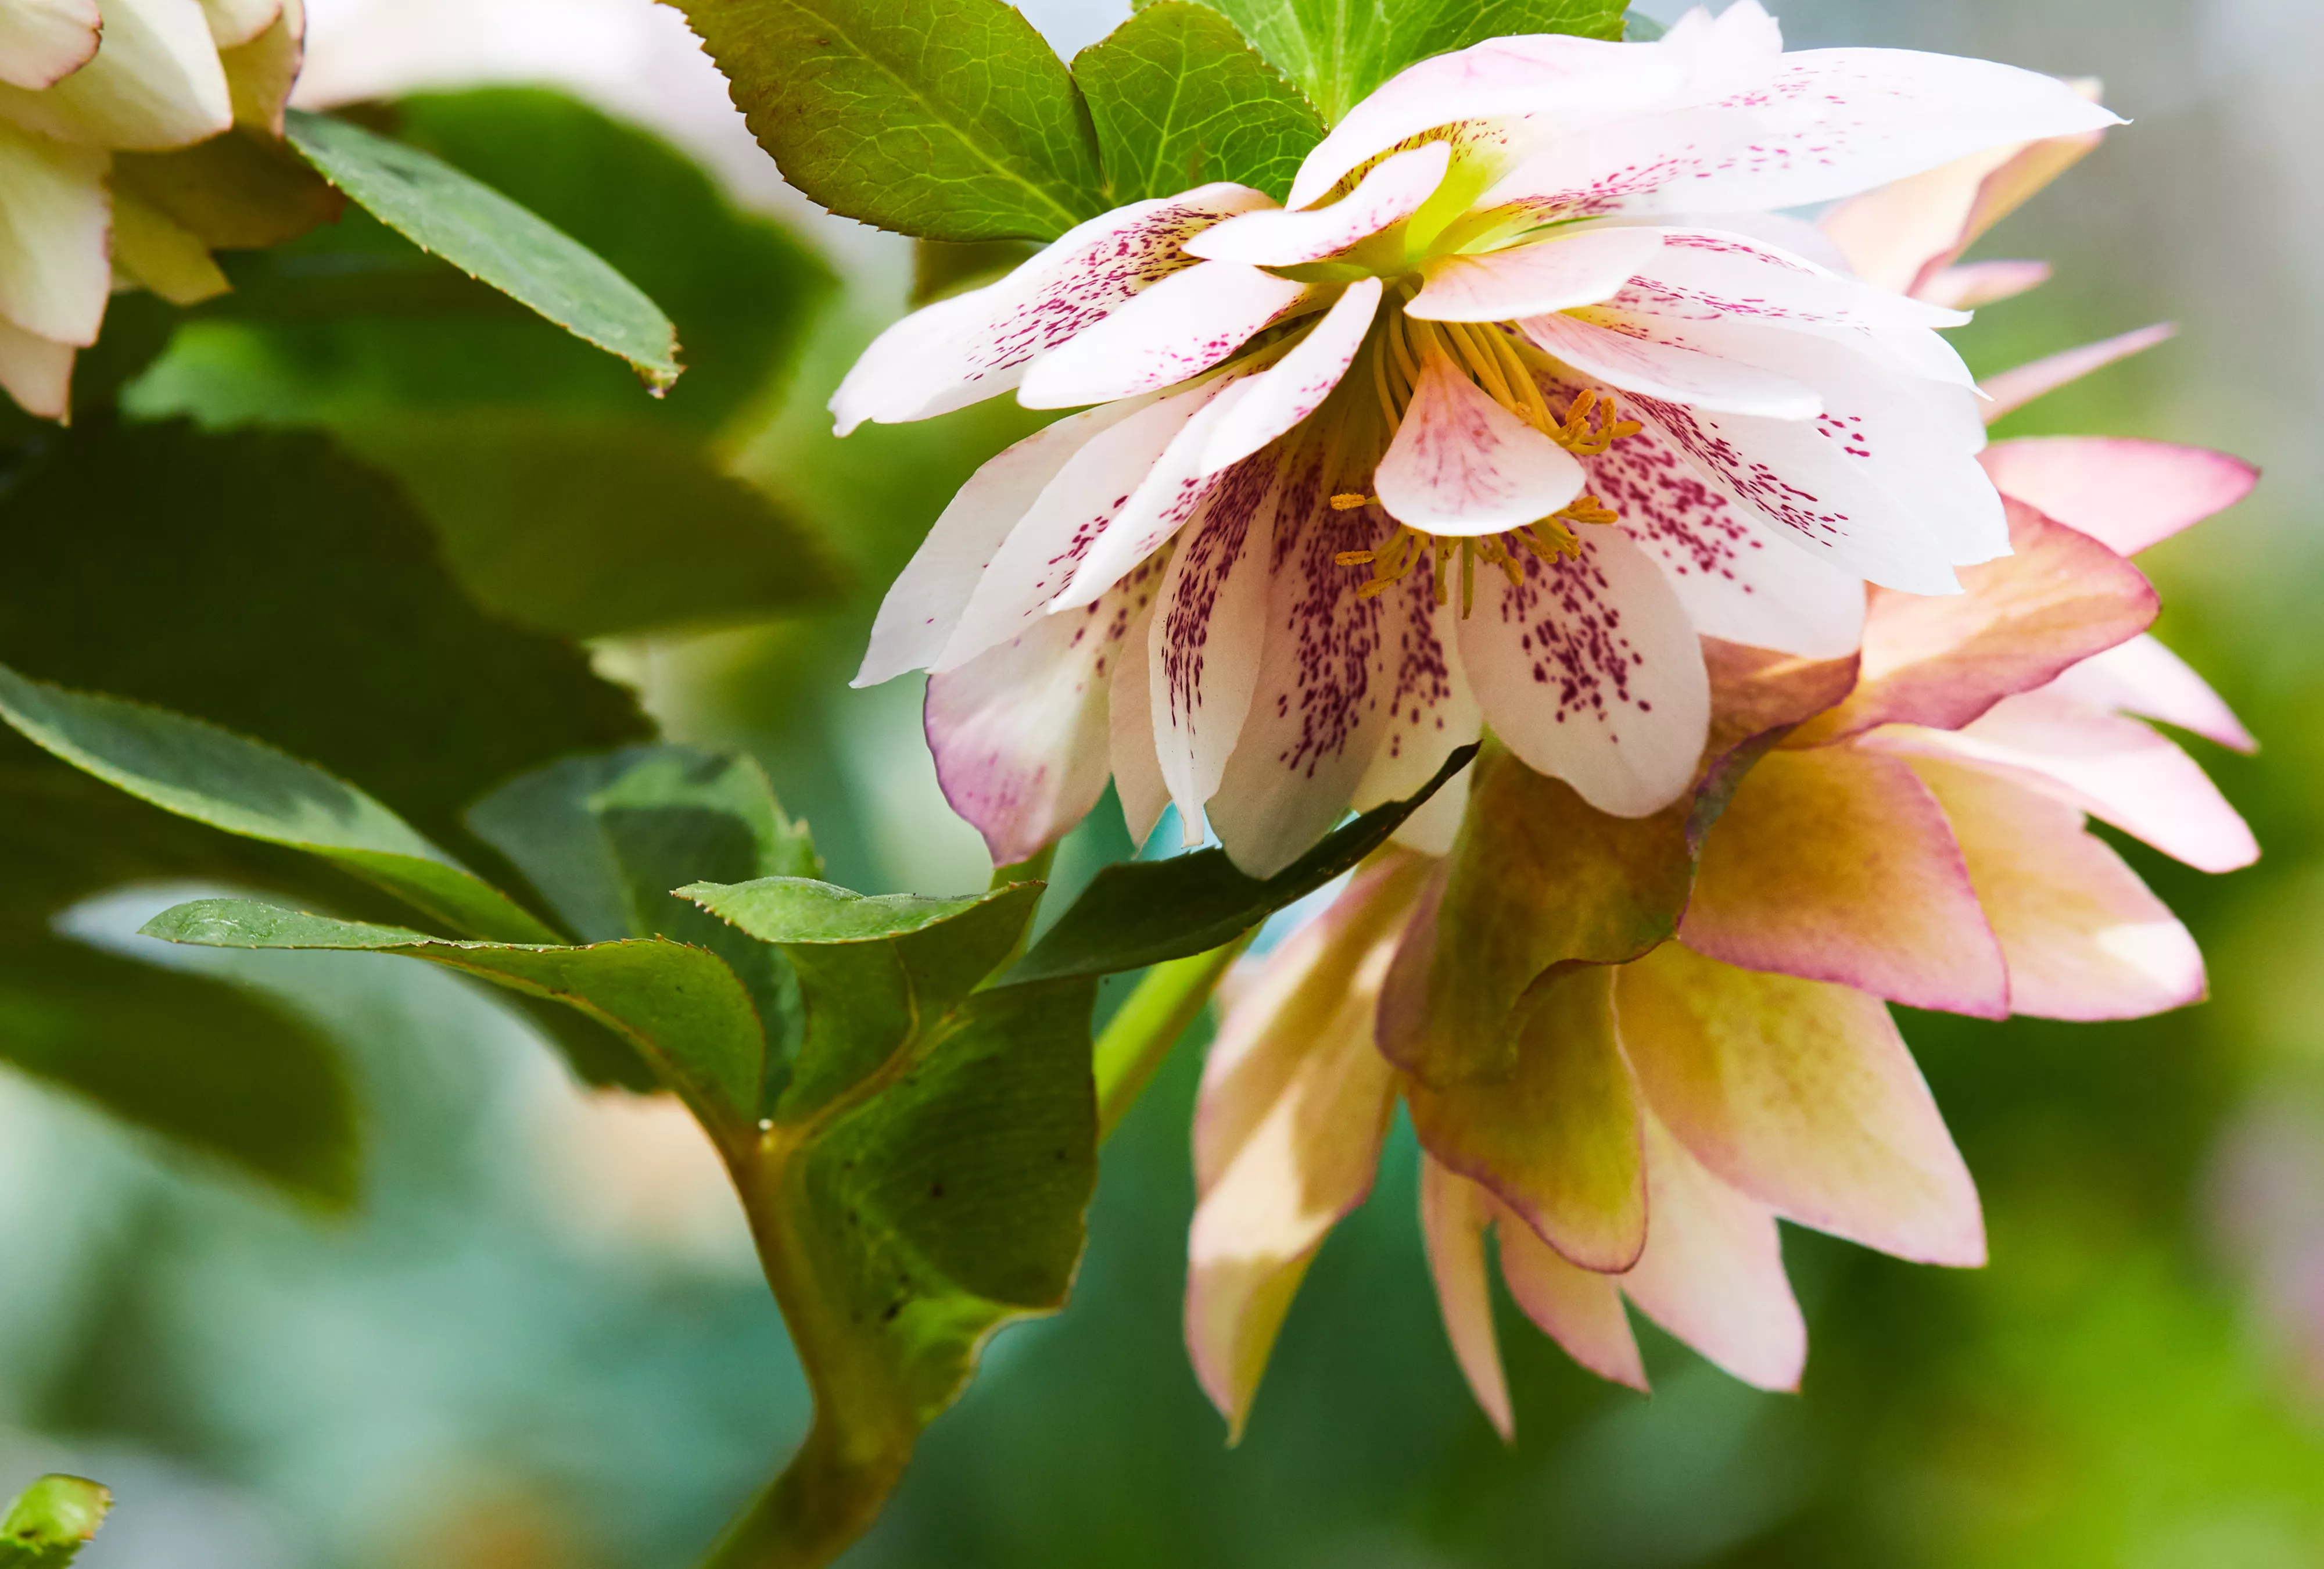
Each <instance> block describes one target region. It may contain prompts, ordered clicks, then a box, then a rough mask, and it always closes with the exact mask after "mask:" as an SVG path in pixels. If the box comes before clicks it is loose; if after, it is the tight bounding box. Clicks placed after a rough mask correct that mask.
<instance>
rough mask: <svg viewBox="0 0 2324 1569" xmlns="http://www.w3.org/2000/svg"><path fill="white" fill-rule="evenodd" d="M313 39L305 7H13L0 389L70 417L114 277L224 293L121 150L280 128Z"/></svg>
mask: <svg viewBox="0 0 2324 1569" xmlns="http://www.w3.org/2000/svg"><path fill="white" fill-rule="evenodd" d="M304 32H305V12H304V7H303V3H302V0H0V390H5V392H7V393H8V394H9V395H10V396H11V397H13V398H14V399H15V401H17V402H18V403H19V404H20V405H22V406H23V408H24V409H26V410H28V411H31V412H32V413H35V414H39V415H42V416H44V417H46V418H49V419H62V418H63V417H64V415H65V412H66V409H67V405H68V402H69V389H70V384H71V380H72V365H73V356H74V355H75V354H76V353H77V352H78V350H80V349H82V348H86V347H88V346H89V345H90V344H93V343H95V342H96V341H97V329H98V328H99V327H100V326H101V325H102V324H103V322H104V319H105V307H106V300H107V298H108V297H109V296H110V295H111V293H112V291H113V287H114V283H115V277H116V275H118V276H119V277H121V278H122V279H124V280H125V281H130V282H134V283H139V284H143V285H144V286H145V287H147V288H150V289H152V290H153V291H155V292H157V293H160V294H161V295H163V296H165V297H166V298H168V299H171V300H177V301H179V302H180V303H190V302H192V301H194V300H202V299H207V298H208V297H209V296H210V295H212V294H215V293H218V292H221V291H224V290H225V288H226V279H225V277H224V275H223V274H221V273H220V272H218V270H217V265H216V264H215V263H212V262H211V260H210V256H209V250H208V246H207V245H204V244H203V243H202V241H201V240H199V239H198V238H197V237H196V236H195V235H192V234H191V233H189V232H188V231H187V230H186V229H184V228H182V227H181V226H179V225H178V224H177V223H176V222H175V221H174V220H172V219H171V217H168V216H167V215H165V214H164V213H162V212H161V211H160V210H159V209H158V208H155V207H154V206H152V204H150V203H148V202H146V201H144V200H142V199H140V198H138V197H137V196H136V195H135V194H134V193H133V192H131V191H128V190H125V189H117V188H116V187H115V183H114V181H113V179H112V175H113V155H114V154H115V152H164V151H167V150H169V149H171V148H177V147H186V146H190V145H192V144H193V143H197V142H201V141H206V140H208V138H209V137H212V136H215V135H217V134H220V133H221V132H224V131H226V130H227V129H228V128H229V127H231V126H232V125H234V123H235V120H236V119H237V118H241V119H244V120H248V121H251V122H253V123H254V124H258V125H270V126H271V127H272V129H274V130H277V131H279V130H280V129H281V125H280V120H281V113H282V104H283V101H284V99H285V98H286V97H288V96H289V94H290V90H291V78H293V77H294V76H295V75H296V74H297V72H298V65H299V49H300V38H301V37H302V36H303V34H304Z"/></svg>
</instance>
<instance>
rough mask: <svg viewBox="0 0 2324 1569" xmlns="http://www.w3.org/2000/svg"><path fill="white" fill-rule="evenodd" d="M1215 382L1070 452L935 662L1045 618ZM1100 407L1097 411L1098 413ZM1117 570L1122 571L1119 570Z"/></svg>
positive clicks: (970, 654)
mask: <svg viewBox="0 0 2324 1569" xmlns="http://www.w3.org/2000/svg"><path fill="white" fill-rule="evenodd" d="M1217 391H1218V384H1217V383H1209V384H1207V385H1204V386H1201V387H1197V388H1195V389H1194V390H1193V391H1191V392H1181V393H1178V394H1176V395H1175V396H1172V397H1168V398H1164V399H1161V400H1159V401H1156V402H1153V403H1149V404H1147V405H1146V406H1145V407H1143V408H1140V409H1137V410H1135V411H1132V412H1131V413H1130V415H1129V416H1128V417H1127V418H1125V419H1122V420H1118V421H1116V422H1114V423H1112V424H1111V425H1108V426H1106V427H1105V428H1104V429H1101V430H1100V431H1099V432H1098V433H1097V434H1096V435H1095V436H1093V437H1091V438H1089V439H1088V440H1087V441H1085V442H1084V443H1083V444H1082V447H1081V449H1080V450H1079V451H1077V452H1075V453H1074V454H1073V455H1072V456H1071V457H1068V458H1066V460H1065V464H1064V466H1062V467H1060V468H1059V469H1058V470H1057V474H1056V478H1055V479H1052V480H1051V481H1050V482H1049V483H1048V485H1047V486H1046V487H1044V488H1043V489H1042V491H1041V493H1040V494H1039V495H1038V496H1037V498H1035V500H1034V502H1033V504H1032V506H1031V507H1029V508H1028V509H1027V511H1026V512H1025V515H1024V517H1023V518H1022V519H1021V520H1020V521H1019V522H1018V524H1017V526H1016V527H1015V528H1014V529H1012V530H1010V533H1009V537H1008V539H1006V540H1003V541H1002V542H1001V549H999V550H997V551H996V552H994V554H993V557H992V560H991V564H990V565H989V566H987V567H986V568H985V569H984V574H983V576H982V577H979V578H978V579H977V581H976V588H975V591H974V592H973V594H971V595H969V600H968V605H967V607H966V608H965V609H964V610H963V611H962V612H961V614H960V623H959V624H958V625H957V626H956V627H954V629H953V633H952V636H951V637H950V638H948V639H947V640H946V641H945V646H944V651H943V653H941V654H939V655H938V656H937V657H936V663H935V664H933V665H932V666H930V667H929V668H930V669H936V670H949V669H957V668H959V667H960V666H962V665H964V664H965V663H967V662H968V661H969V660H973V659H974V658H975V657H976V656H977V655H978V654H981V653H982V652H983V651H985V650H986V649H989V648H991V647H992V646H993V645H994V644H995V643H999V642H1003V641H1007V640H1008V639H1010V638H1012V637H1015V636H1016V635H1018V633H1019V632H1023V631H1024V630H1025V629H1026V628H1027V627H1028V626H1029V625H1031V624H1032V623H1034V622H1036V621H1037V620H1038V619H1040V616H1041V614H1042V613H1043V612H1044V611H1045V610H1046V609H1047V606H1048V605H1049V602H1050V601H1051V600H1053V599H1055V598H1056V596H1057V595H1059V594H1061V593H1063V592H1064V591H1065V588H1066V586H1068V585H1069V584H1071V583H1072V582H1073V578H1074V568H1076V567H1077V566H1079V564H1080V563H1081V561H1082V560H1083V558H1084V557H1086V556H1087V555H1088V553H1089V550H1090V548H1091V546H1092V545H1093V544H1095V543H1096V541H1097V537H1098V534H1099V532H1100V531H1102V529H1103V528H1104V527H1105V525H1106V524H1107V523H1108V522H1109V521H1111V520H1112V519H1113V517H1114V516H1115V515H1116V514H1117V513H1118V512H1120V511H1121V508H1122V504H1123V503H1125V502H1127V501H1129V500H1130V497H1131V495H1132V494H1134V493H1135V492H1136V491H1137V490H1138V487H1139V484H1140V482H1141V481H1143V480H1144V478H1145V477H1146V475H1147V474H1148V471H1149V470H1150V469H1152V468H1153V467H1154V466H1155V463H1156V461H1157V459H1158V458H1160V457H1161V456H1162V454H1163V453H1164V452H1165V451H1166V450H1167V449H1168V448H1169V445H1170V442H1171V440H1172V438H1175V437H1176V436H1177V435H1178V434H1179V432H1181V431H1182V430H1184V429H1185V427H1186V422H1187V421H1188V420H1192V419H1193V418H1194V415H1195V414H1196V413H1197V412H1199V411H1201V410H1202V408H1203V405H1204V404H1205V403H1207V402H1209V401H1210V400H1211V399H1212V398H1213V396H1214V395H1215V394H1216V393H1217ZM1092 412H1095V411H1092ZM1117 576H1119V574H1117Z"/></svg>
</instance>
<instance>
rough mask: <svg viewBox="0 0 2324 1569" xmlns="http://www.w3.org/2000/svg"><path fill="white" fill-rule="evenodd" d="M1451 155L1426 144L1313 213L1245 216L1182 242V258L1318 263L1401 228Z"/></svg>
mask: <svg viewBox="0 0 2324 1569" xmlns="http://www.w3.org/2000/svg"><path fill="white" fill-rule="evenodd" d="M1451 162H1452V149H1451V148H1450V147H1448V146H1446V145H1445V144H1444V143H1442V142H1431V143H1426V144H1425V145H1424V146H1420V147H1416V148H1414V149H1412V150H1411V151H1410V152H1399V153H1397V155H1396V156H1395V157H1393V158H1387V159H1383V160H1381V162H1379V166H1378V167H1376V168H1374V169H1373V170H1372V171H1371V172H1370V173H1369V174H1367V175H1365V176H1364V177H1363V179H1362V180H1359V181H1358V182H1357V184H1356V189H1353V190H1351V191H1350V192H1349V193H1348V194H1347V195H1345V196H1343V197H1342V198H1340V199H1339V200H1338V201H1335V202H1333V204H1332V205H1331V206H1329V207H1323V208H1314V210H1312V211H1305V212H1298V211H1291V210H1288V209H1286V210H1283V211H1277V212H1250V213H1245V214H1243V215H1242V216H1241V217H1236V218H1231V219H1229V220H1228V221H1227V222H1225V223H1222V224H1221V225H1219V226H1217V227H1216V228H1213V229H1208V230H1205V231H1204V232H1203V233H1202V234H1200V235H1196V236H1195V237H1194V238H1193V239H1191V240H1189V241H1187V242H1186V254H1188V255H1191V256H1203V257H1206V258H1209V259H1211V260H1213V261H1220V262H1248V263H1251V264H1252V265H1254V266H1262V267H1291V266H1296V265H1298V264H1299V263H1303V262H1320V261H1322V260H1323V258H1324V257H1326V256H1328V255H1330V254H1333V252H1335V251H1344V250H1346V249H1347V248H1348V247H1349V246H1350V245H1354V244H1355V243H1356V242H1357V241H1358V240H1361V239H1366V238H1369V236H1370V235H1376V234H1378V233H1379V231H1380V230H1382V229H1384V228H1387V227H1388V226H1389V225H1390V224H1400V223H1402V222H1403V221H1404V220H1405V219H1406V218H1408V217H1411V216H1412V215H1413V214H1414V213H1416V212H1418V211H1419V210H1420V205H1421V203H1423V202H1425V201H1426V200H1427V199H1428V198H1430V197H1431V196H1433V195H1434V194H1435V191H1436V188H1437V187H1438V186H1439V185H1442V184H1443V182H1444V171H1445V169H1446V168H1447V167H1448V166H1449V164H1450V163H1451Z"/></svg>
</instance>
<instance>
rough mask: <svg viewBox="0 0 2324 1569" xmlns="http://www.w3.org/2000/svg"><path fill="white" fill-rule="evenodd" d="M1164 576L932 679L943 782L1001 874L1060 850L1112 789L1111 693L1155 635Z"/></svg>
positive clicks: (1146, 571)
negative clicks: (1151, 617)
mask: <svg viewBox="0 0 2324 1569" xmlns="http://www.w3.org/2000/svg"><path fill="white" fill-rule="evenodd" d="M1161 576H1162V574H1161V569H1160V568H1157V567H1141V568H1139V569H1138V570H1136V571H1135V572H1132V573H1131V574H1130V576H1129V577H1125V578H1124V579H1123V580H1122V581H1121V582H1120V584H1118V585H1116V586H1115V587H1114V588H1113V590H1112V591H1111V593H1109V594H1108V595H1106V597H1105V598H1103V599H1102V600H1100V601H1099V602H1098V603H1097V604H1095V605H1090V606H1089V607H1088V608H1086V609H1084V610H1079V611H1075V612H1074V613H1073V614H1070V615H1060V616H1048V617H1045V618H1044V619H1042V620H1041V621H1039V622H1038V623H1035V624H1034V625H1032V626H1030V627H1028V629H1027V630H1026V631H1024V632H1020V633H1019V634H1018V635H1017V636H1016V637H1014V638H1011V639H1010V640H1009V641H1006V642H1004V643H1001V645H1000V646H999V647H997V648H992V649H989V650H987V651H985V652H983V653H982V654H980V655H978V656H977V657H976V658H975V659H973V660H970V661H969V662H968V663H967V664H964V665H962V666H960V667H959V668H957V669H952V670H947V671H945V672H943V673H942V674H939V675H936V676H932V677H930V678H929V679H928V694H927V712H926V716H925V717H926V726H927V738H928V750H929V751H930V752H933V753H934V754H935V757H936V782H937V783H938V784H939V785H941V786H942V787H943V788H944V794H945V800H947V801H949V802H950V803H952V809H953V810H954V811H955V812H958V813H959V814H960V815H961V816H962V817H964V818H966V819H967V820H968V822H969V823H970V824H971V825H972V826H974V827H975V829H976V830H977V832H979V833H981V834H982V835H984V843H985V847H986V848H987V849H989V850H990V851H991V853H992V863H993V864H994V865H995V866H1008V865H1013V864H1015V863H1017V862H1019V861H1024V860H1028V859H1029V858H1030V857H1031V856H1033V855H1034V854H1036V853H1037V852H1038V851H1040V850H1041V849H1043V848H1044V847H1045V846H1047V845H1049V844H1056V842H1057V840H1058V839H1060V838H1062V837H1063V836H1064V835H1065V834H1066V832H1068V831H1069V830H1070V829H1071V828H1072V827H1073V826H1074V824H1076V823H1078V822H1080V821H1081V820H1082V818H1084V817H1087V816H1088V815H1089V809H1090V808H1092V807H1093V806H1095V805H1096V804H1097V800H1098V797H1099V796H1101V795H1102V794H1103V793H1104V792H1105V780H1106V775H1107V774H1108V773H1109V772H1110V771H1111V744H1110V738H1111V727H1110V725H1109V724H1108V721H1107V716H1106V691H1107V688H1108V687H1109V685H1110V684H1111V678H1112V670H1113V665H1114V661H1115V660H1117V659H1118V658H1119V657H1120V648H1121V646H1122V644H1123V642H1124V641H1126V640H1128V639H1130V638H1142V637H1144V636H1145V635H1146V617H1147V613H1148V607H1149V606H1150V605H1151V604H1152V602H1153V599H1154V595H1155V594H1156V592H1157V589H1158V588H1159V587H1160V586H1161V581H1160V580H1161Z"/></svg>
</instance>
